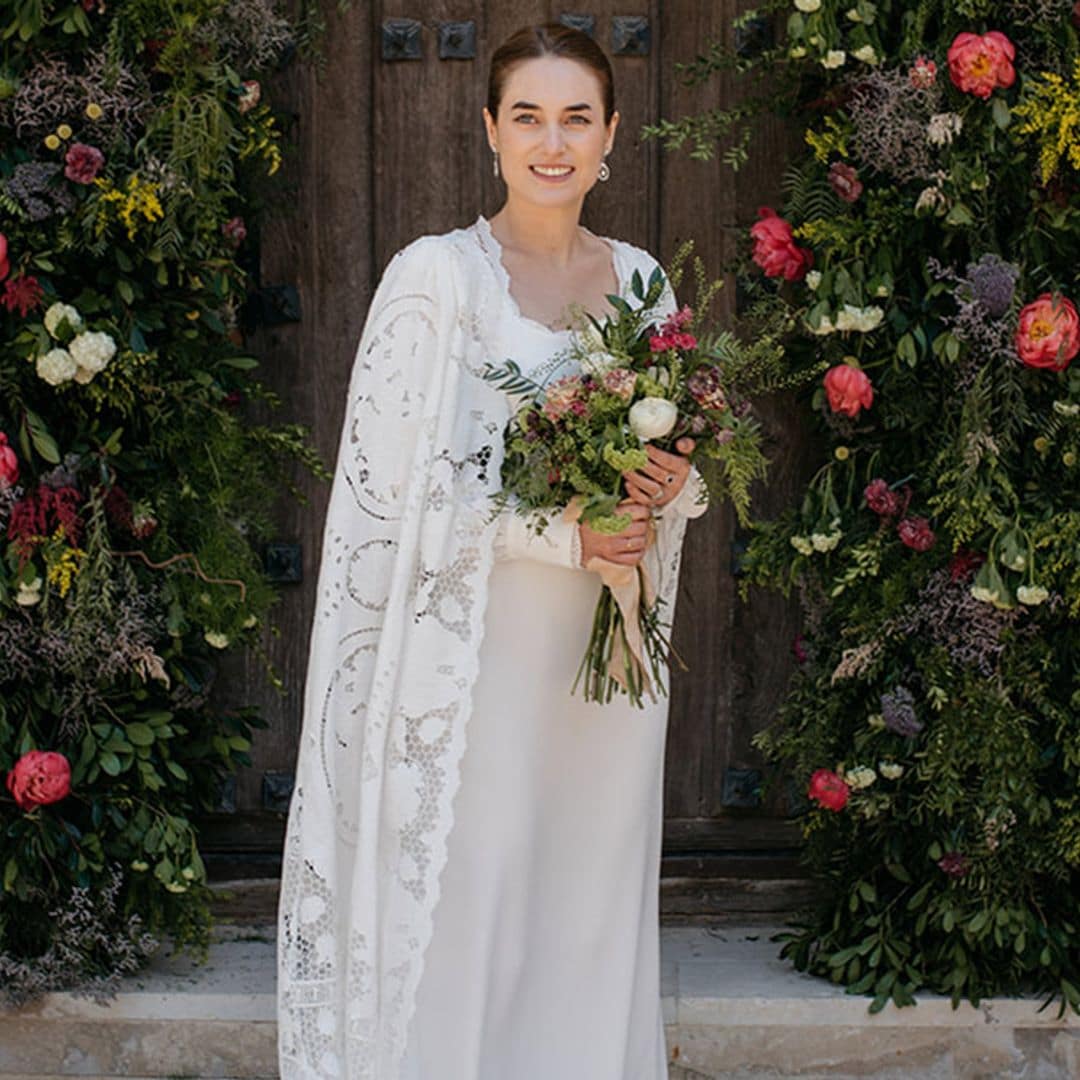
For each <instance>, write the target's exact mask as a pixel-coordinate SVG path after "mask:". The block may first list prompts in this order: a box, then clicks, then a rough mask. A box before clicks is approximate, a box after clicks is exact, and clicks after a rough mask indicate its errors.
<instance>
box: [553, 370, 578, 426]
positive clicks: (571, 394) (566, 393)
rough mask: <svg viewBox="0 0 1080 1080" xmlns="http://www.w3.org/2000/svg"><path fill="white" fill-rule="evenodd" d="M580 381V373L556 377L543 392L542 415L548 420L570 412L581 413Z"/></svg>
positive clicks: (556, 418)
mask: <svg viewBox="0 0 1080 1080" xmlns="http://www.w3.org/2000/svg"><path fill="white" fill-rule="evenodd" d="M581 391H582V382H581V376H580V375H566V376H564V377H563V378H561V379H556V380H555V382H553V383H552V384H551V385H550V386H549V387H548V388H547V392H546V393H545V394H544V407H543V408H544V415H545V416H546V417H547V418H548V419H549V420H558V419H559V418H560V417H562V416H565V415H566V414H567V413H571V414H573V415H576V416H580V415H581V408H578V407H577V406H582V407H583V406H584V405H585V403H584V402H583V401H582V400H581Z"/></svg>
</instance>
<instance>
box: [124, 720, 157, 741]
mask: <svg viewBox="0 0 1080 1080" xmlns="http://www.w3.org/2000/svg"><path fill="white" fill-rule="evenodd" d="M124 730H125V731H126V732H127V737H128V738H129V739H130V740H131V741H132V742H133V743H134V744H135V745H136V746H153V744H154V743H155V742H156V741H157V735H155V734H154V729H153V728H152V727H150V726H149V725H148V724H142V723H134V724H128V725H127V727H126V728H125V729H124Z"/></svg>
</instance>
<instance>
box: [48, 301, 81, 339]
mask: <svg viewBox="0 0 1080 1080" xmlns="http://www.w3.org/2000/svg"><path fill="white" fill-rule="evenodd" d="M65 319H66V320H67V324H68V326H69V327H71V329H72V331H73V332H74V333H78V332H79V331H80V330H81V329H82V326H83V321H82V316H81V315H80V314H79V312H78V310H77V309H75V308H73V307H72V306H71V305H70V304H61V303H60V301H57V302H56V303H55V304H53V305H52V306H51V307H50V308H49V310H48V311H46V312H45V329H46V330H48V331H49V334H50V335H51V336H52V337H58V336H59V335H58V333H57V331H58V330H59V329H60V324H61V323H62V322H63V321H64V320H65Z"/></svg>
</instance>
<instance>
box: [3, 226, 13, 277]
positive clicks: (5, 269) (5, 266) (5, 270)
mask: <svg viewBox="0 0 1080 1080" xmlns="http://www.w3.org/2000/svg"><path fill="white" fill-rule="evenodd" d="M10 269H11V263H9V262H8V257H7V237H6V236H5V235H4V234H3V233H2V232H0V281H3V280H4V278H6V277H7V276H8V271H9V270H10Z"/></svg>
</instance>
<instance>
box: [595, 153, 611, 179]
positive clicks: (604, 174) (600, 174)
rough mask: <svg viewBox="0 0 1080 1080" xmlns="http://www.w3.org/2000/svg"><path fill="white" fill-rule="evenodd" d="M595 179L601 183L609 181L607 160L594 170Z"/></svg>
mask: <svg viewBox="0 0 1080 1080" xmlns="http://www.w3.org/2000/svg"><path fill="white" fill-rule="evenodd" d="M596 179H597V180H599V181H601V182H602V183H606V182H607V181H608V180H610V179H611V166H610V165H608V163H607V158H604V160H603V161H601V162H600V168H599V169H597V170H596Z"/></svg>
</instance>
